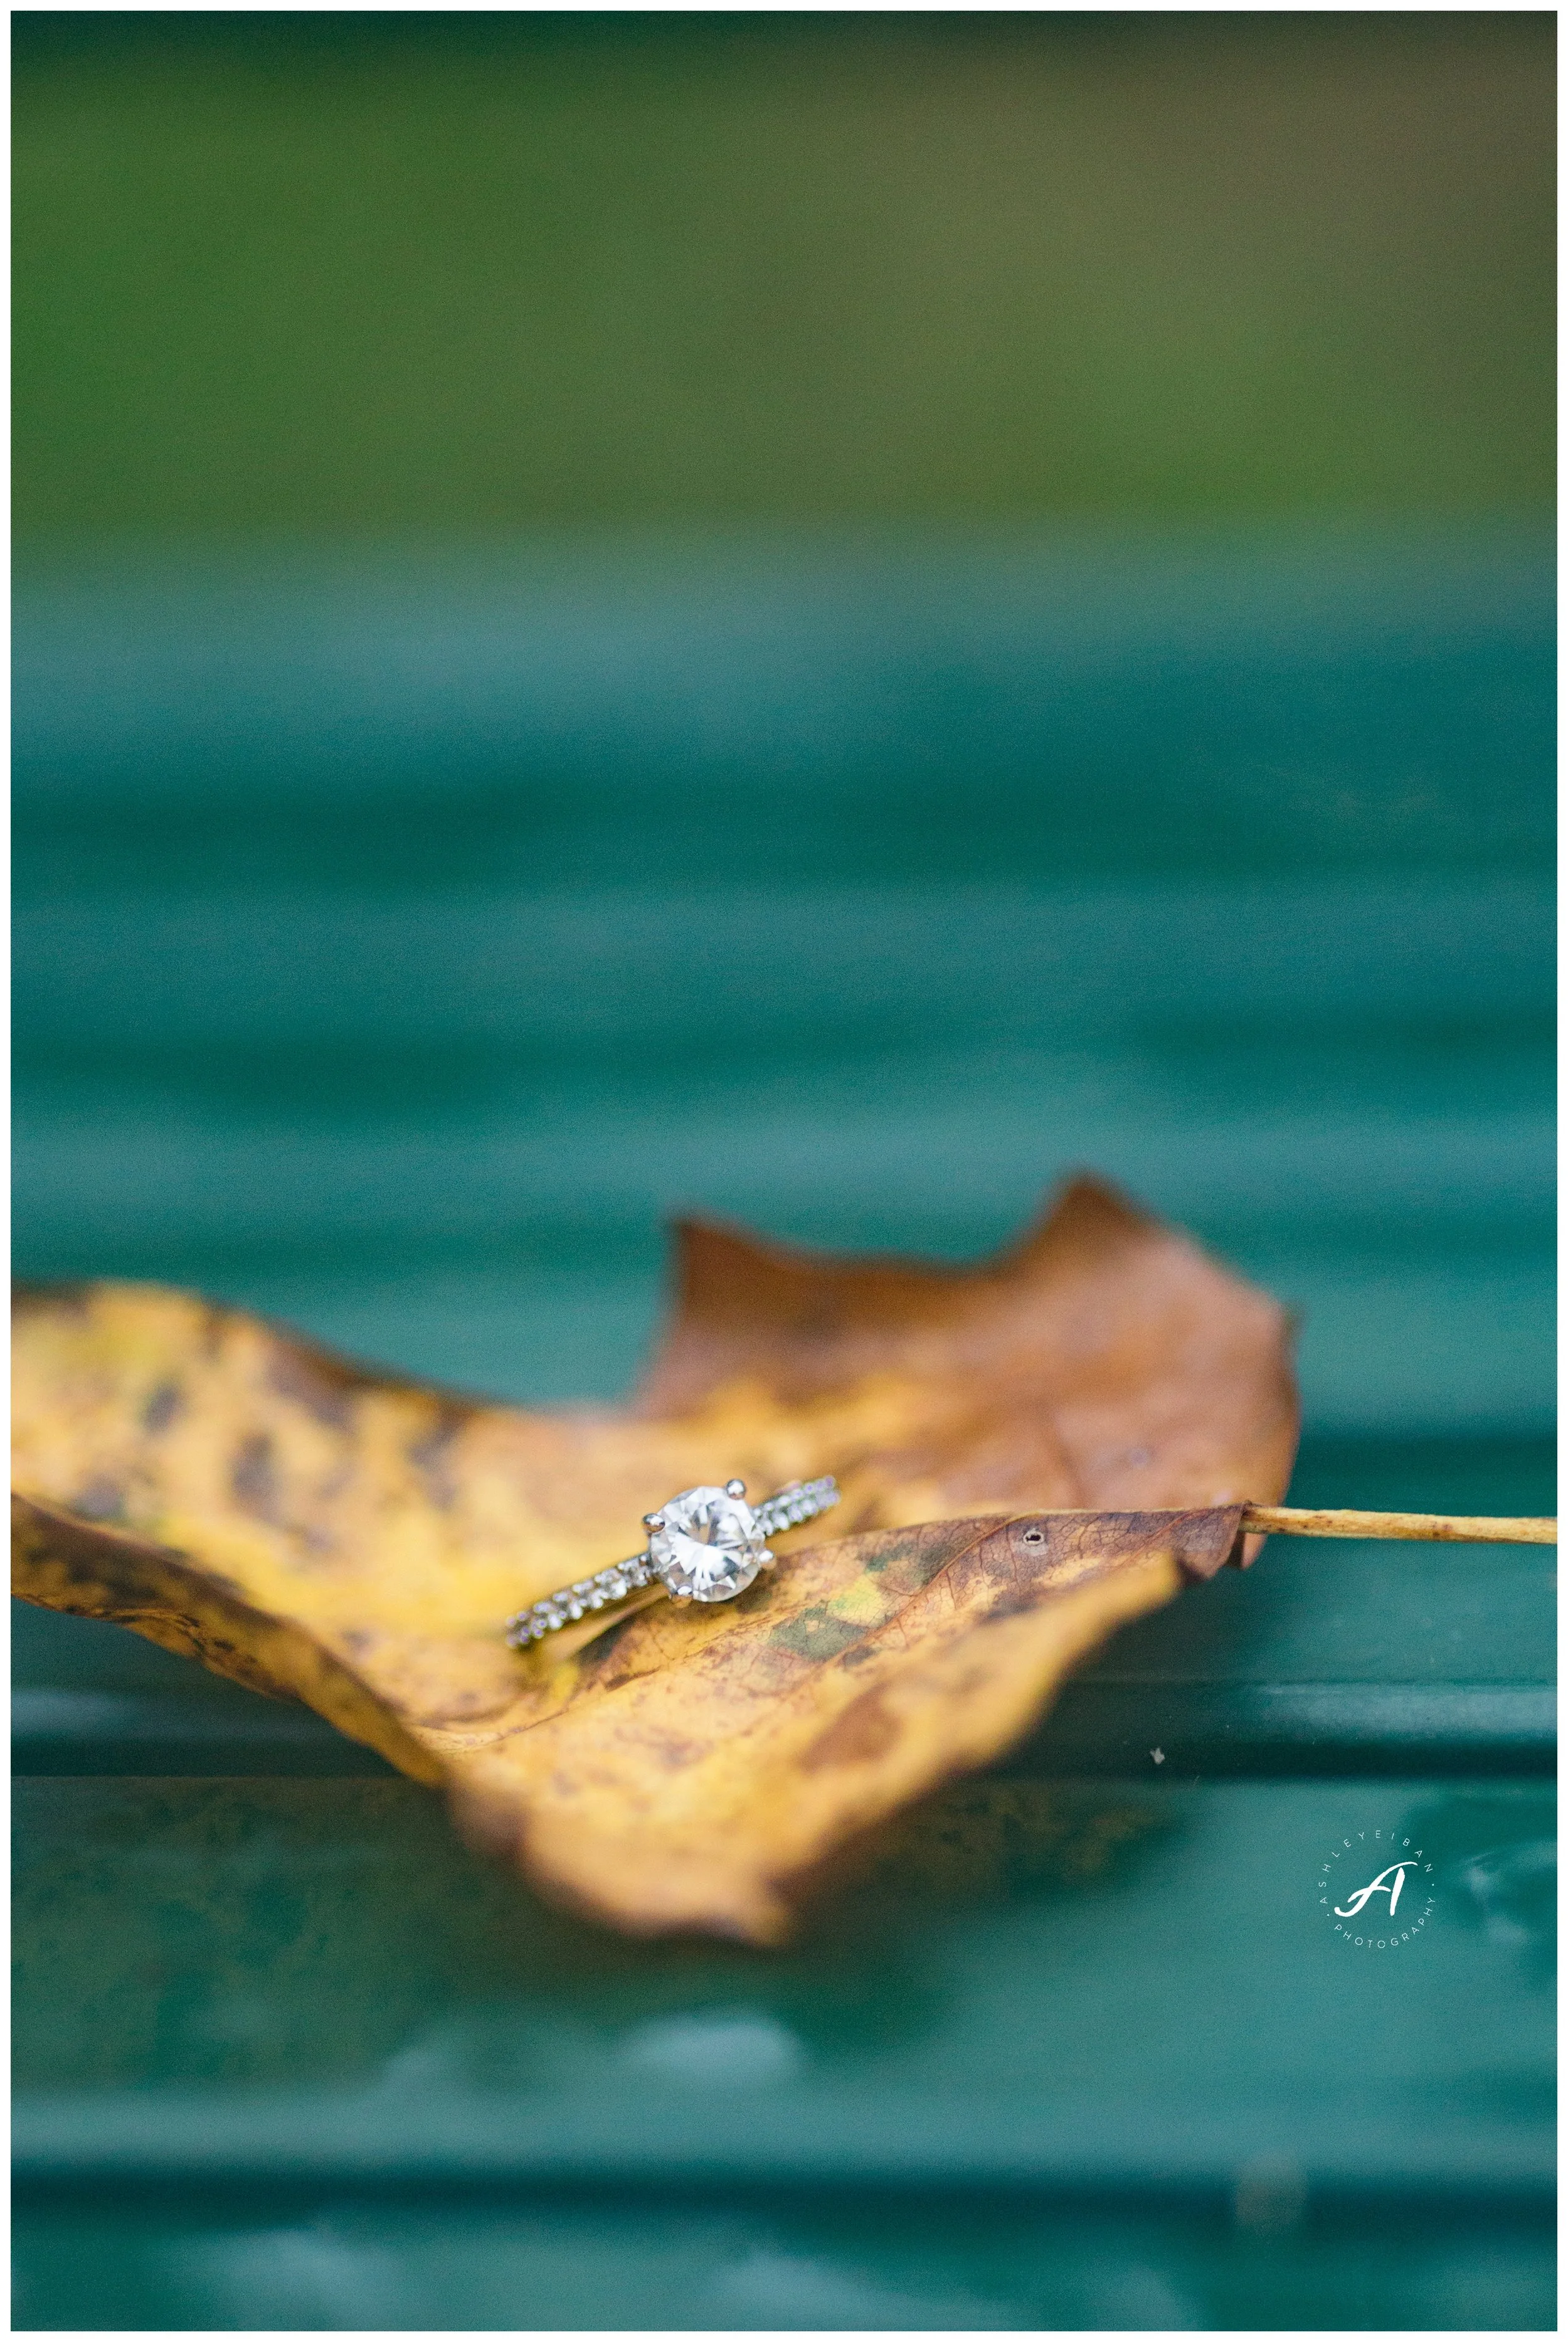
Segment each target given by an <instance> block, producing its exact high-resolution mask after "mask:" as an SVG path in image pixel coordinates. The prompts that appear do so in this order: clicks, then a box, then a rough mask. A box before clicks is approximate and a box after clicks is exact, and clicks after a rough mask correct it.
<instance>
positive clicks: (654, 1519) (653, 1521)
mask: <svg viewBox="0 0 1568 2342" xmlns="http://www.w3.org/2000/svg"><path fill="white" fill-rule="evenodd" d="M663 1520H664V1515H663V1513H644V1515H643V1526H644V1528H645V1529H656V1528H658V1527H659V1526H660V1525H661V1524H662V1522H663Z"/></svg>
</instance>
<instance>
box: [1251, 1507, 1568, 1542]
mask: <svg viewBox="0 0 1568 2342" xmlns="http://www.w3.org/2000/svg"><path fill="white" fill-rule="evenodd" d="M1242 1526H1243V1529H1247V1530H1252V1531H1255V1532H1262V1533H1263V1534H1266V1535H1268V1536H1323V1537H1426V1538H1432V1539H1440V1540H1444V1541H1449V1542H1452V1543H1453V1544H1456V1545H1555V1544H1556V1542H1557V1524H1556V1522H1555V1521H1553V1520H1528V1519H1513V1518H1507V1517H1504V1518H1499V1517H1497V1516H1488V1515H1485V1514H1480V1515H1476V1514H1466V1513H1358V1512H1352V1511H1345V1510H1335V1511H1330V1512H1313V1511H1302V1510H1299V1509H1298V1508H1297V1507H1295V1506H1291V1505H1249V1506H1247V1508H1246V1510H1245V1512H1244V1513H1243V1515H1242Z"/></svg>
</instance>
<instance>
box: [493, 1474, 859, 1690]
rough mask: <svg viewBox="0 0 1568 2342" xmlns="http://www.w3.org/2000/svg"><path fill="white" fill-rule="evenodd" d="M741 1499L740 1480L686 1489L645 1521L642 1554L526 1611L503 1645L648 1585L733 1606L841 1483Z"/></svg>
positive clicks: (524, 1640) (533, 1638) (796, 1486)
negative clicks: (780, 1541)
mask: <svg viewBox="0 0 1568 2342" xmlns="http://www.w3.org/2000/svg"><path fill="white" fill-rule="evenodd" d="M745 1493H746V1484H745V1482H744V1480H728V1481H726V1482H725V1484H724V1486H723V1487H722V1488H683V1489H682V1491H681V1493H680V1495H679V1496H672V1497H671V1498H670V1501H669V1503H668V1504H667V1505H661V1506H660V1507H659V1510H658V1511H657V1512H656V1513H644V1516H643V1526H644V1528H645V1529H648V1530H649V1531H650V1532H651V1535H650V1536H649V1538H648V1545H647V1550H646V1552H644V1553H639V1554H634V1556H633V1557H632V1559H631V1560H630V1561H617V1562H616V1563H614V1566H612V1567H611V1568H609V1569H601V1570H600V1571H599V1572H598V1574H597V1576H594V1577H580V1578H579V1579H578V1580H577V1583H576V1584H575V1586H563V1587H562V1588H561V1590H560V1592H559V1593H558V1594H546V1595H545V1596H544V1598H543V1600H542V1601H539V1602H534V1603H532V1604H530V1606H529V1607H528V1608H527V1609H526V1610H520V1611H519V1612H518V1613H517V1616H516V1617H515V1618H513V1619H510V1620H509V1621H508V1622H507V1627H506V1640H507V1641H508V1642H509V1643H510V1644H511V1646H512V1647H513V1649H514V1650H515V1651H525V1650H526V1649H527V1647H528V1646H529V1644H530V1643H536V1642H538V1641H539V1640H540V1639H541V1637H542V1636H545V1635H554V1633H556V1632H557V1630H558V1629H559V1628H561V1627H562V1626H572V1625H573V1624H574V1622H575V1621H576V1620H577V1619H579V1618H583V1617H585V1616H587V1614H588V1613H589V1612H590V1611H591V1610H604V1609H606V1608H608V1607H609V1606H610V1605H611V1604H612V1603H615V1602H624V1601H625V1600H626V1598H627V1596H629V1595H633V1594H640V1593H642V1592H643V1591H644V1589H645V1588H646V1587H648V1586H663V1587H664V1592H665V1593H666V1594H667V1595H668V1596H669V1597H670V1599H671V1601H672V1602H732V1601H733V1600H734V1597H735V1596H736V1595H737V1594H744V1592H745V1590H746V1587H747V1586H749V1585H750V1584H751V1583H752V1580H753V1579H754V1577H755V1576H756V1574H757V1572H758V1571H759V1570H760V1569H771V1568H772V1567H773V1566H774V1556H773V1555H772V1554H771V1553H770V1552H769V1551H768V1548H767V1540H768V1538H769V1537H770V1536H779V1535H780V1534H781V1533H782V1532H783V1531H784V1529H793V1528H794V1527H795V1526H797V1524H798V1523H800V1522H801V1521H809V1520H814V1519H815V1517H816V1516H817V1514H818V1513H825V1512H826V1511H827V1509H828V1506H830V1505H836V1504H837V1502H838V1483H837V1481H836V1480H834V1478H833V1477H832V1476H831V1475H830V1476H828V1477H827V1478H826V1479H823V1480H807V1481H805V1482H804V1483H803V1482H801V1481H799V1480H792V1481H791V1482H790V1484H789V1486H788V1487H787V1488H781V1489H780V1490H779V1492H778V1494H777V1496H770V1497H769V1498H768V1500H767V1502H766V1503H765V1504H763V1505H757V1506H751V1505H748V1504H747V1503H746V1502H745Z"/></svg>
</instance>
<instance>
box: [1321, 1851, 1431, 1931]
mask: <svg viewBox="0 0 1568 2342" xmlns="http://www.w3.org/2000/svg"><path fill="white" fill-rule="evenodd" d="M1414 1867H1415V1866H1414V1864H1413V1863H1410V1862H1391V1863H1390V1864H1389V1866H1388V1868H1387V1869H1386V1870H1380V1871H1379V1872H1378V1874H1377V1877H1375V1878H1374V1879H1373V1882H1372V1885H1371V1886H1370V1887H1357V1889H1356V1891H1355V1893H1354V1894H1353V1896H1352V1897H1351V1898H1350V1901H1349V1902H1348V1903H1347V1904H1346V1905H1345V1907H1344V1909H1343V1911H1342V1910H1341V1909H1340V1907H1339V1905H1338V1904H1337V1903H1336V1904H1335V1905H1334V1907H1333V1916H1334V1917H1335V1918H1336V1919H1353V1918H1354V1917H1355V1915H1356V1913H1357V1912H1358V1911H1361V1910H1364V1908H1365V1907H1366V1905H1367V1904H1368V1903H1369V1902H1370V1901H1371V1899H1372V1897H1373V1896H1374V1895H1386V1896H1387V1897H1388V1916H1389V1917H1390V1918H1391V1919H1392V1918H1393V1915H1394V1913H1395V1912H1396V1911H1397V1910H1398V1908H1399V1890H1400V1888H1401V1887H1403V1885H1404V1874H1405V1872H1406V1871H1407V1870H1413V1868H1414ZM1390 1878H1392V1879H1393V1886H1392V1887H1390V1886H1389V1885H1388V1881H1389V1879H1390Z"/></svg>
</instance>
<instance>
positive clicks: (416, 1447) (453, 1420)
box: [408, 1415, 463, 1512]
mask: <svg viewBox="0 0 1568 2342" xmlns="http://www.w3.org/2000/svg"><path fill="white" fill-rule="evenodd" d="M462 1423H463V1417H462V1416H460V1415H451V1416H441V1417H439V1418H438V1419H437V1421H436V1422H435V1423H434V1425H433V1426H432V1427H431V1428H430V1430H428V1431H424V1432H421V1434H420V1436H419V1437H418V1438H417V1439H411V1440H410V1441H409V1443H408V1460H409V1462H410V1463H411V1464H412V1465H413V1466H414V1470H415V1471H416V1472H417V1473H418V1475H419V1476H420V1479H421V1480H422V1481H423V1482H424V1493H425V1495H426V1496H428V1497H429V1499H430V1501H431V1503H432V1504H433V1505H434V1506H436V1507H437V1509H438V1510H439V1511H441V1512H446V1511H447V1510H448V1509H449V1508H450V1507H451V1506H453V1505H454V1503H455V1502H456V1500H457V1483H456V1481H455V1480H454V1478H453V1476H452V1470H451V1455H452V1443H453V1441H454V1439H455V1438H456V1436H457V1434H458V1431H459V1429H460V1428H461V1426H462Z"/></svg>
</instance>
